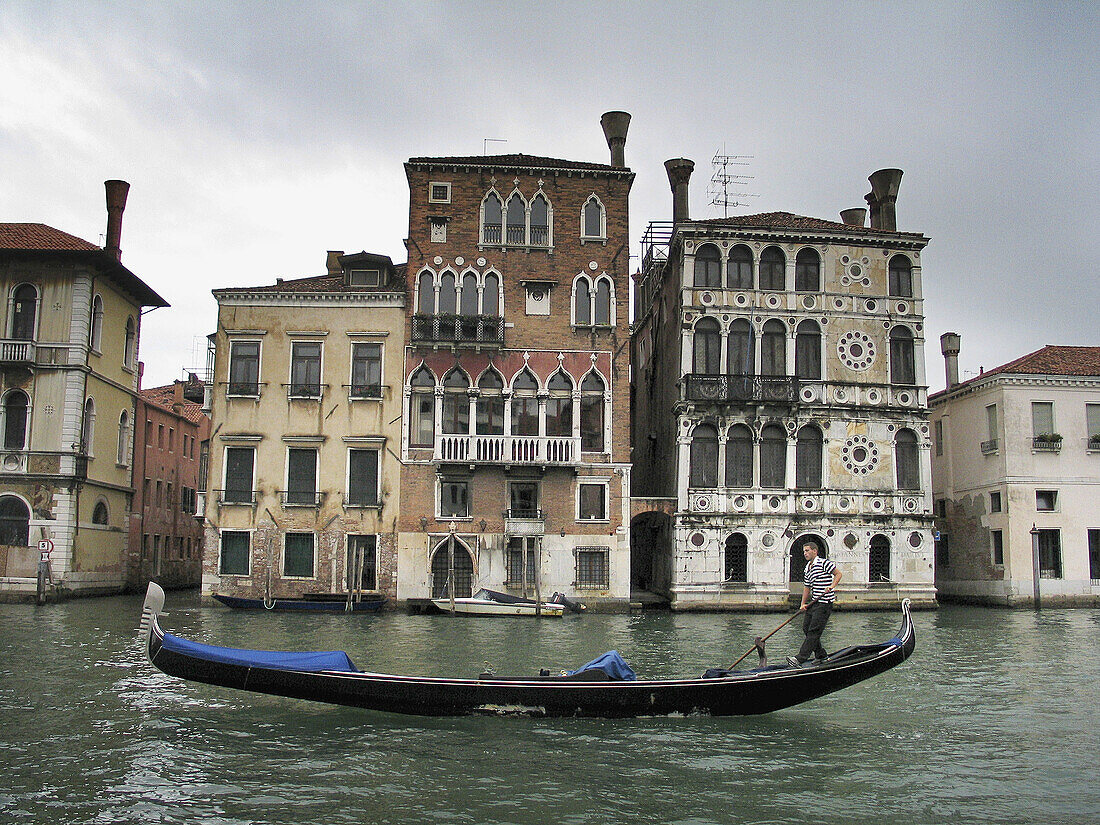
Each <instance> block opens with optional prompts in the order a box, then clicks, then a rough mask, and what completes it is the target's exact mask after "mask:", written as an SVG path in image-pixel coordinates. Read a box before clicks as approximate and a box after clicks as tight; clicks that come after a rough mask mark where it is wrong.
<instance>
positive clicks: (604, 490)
mask: <svg viewBox="0 0 1100 825" xmlns="http://www.w3.org/2000/svg"><path fill="white" fill-rule="evenodd" d="M585 487H587V488H599V490H600V509H601V510H602V511H603V513H602V516H600V515H595V516H588V517H586V516H585V514H584V511H583V510H582V498H583V496H582V492H583V490H582V488H585ZM575 496H576V511H575V512H576V521H577V522H578V523H581V524H607V523H610V521H611V479H609V478H589V477H585V478H584V479H583V480H582V479H578V480H577V488H576V493H575Z"/></svg>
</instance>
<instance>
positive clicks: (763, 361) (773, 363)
mask: <svg viewBox="0 0 1100 825" xmlns="http://www.w3.org/2000/svg"><path fill="white" fill-rule="evenodd" d="M760 374H761V375H771V376H778V375H786V374H787V329H786V327H784V326H783V322H782V321H777V320H776V319H774V318H773V319H772V320H770V321H768V322H767V323H765V324H764V331H763V335H762V336H761V339H760Z"/></svg>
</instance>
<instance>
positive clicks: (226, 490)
mask: <svg viewBox="0 0 1100 825" xmlns="http://www.w3.org/2000/svg"><path fill="white" fill-rule="evenodd" d="M245 452H247V453H250V454H251V456H252V467H251V469H252V473H251V478H250V479H249V489H248V498H247V499H243V498H230V497H229V494H230V492H233V493H237V492H241V493H243V492H244V488H240V490H238V489H237V488H236V487H234V488H232V490H231V489H230V487H229V469H230V468H229V464H230V461H229V455H230V453H234V454H236V453H240V454H242V455H243V454H244V453H245ZM221 500H222V503H223V504H246V505H253V504H255V503H256V448H255V447H254V446H251V445H241V444H227V445H226V446H225V447H224V448H223V450H222V495H221Z"/></svg>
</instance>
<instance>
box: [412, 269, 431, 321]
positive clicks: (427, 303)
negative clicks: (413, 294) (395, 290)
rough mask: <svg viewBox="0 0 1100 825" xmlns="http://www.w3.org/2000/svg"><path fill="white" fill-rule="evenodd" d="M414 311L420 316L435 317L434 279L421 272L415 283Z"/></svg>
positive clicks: (428, 274)
mask: <svg viewBox="0 0 1100 825" xmlns="http://www.w3.org/2000/svg"><path fill="white" fill-rule="evenodd" d="M417 293H418V294H417V299H416V309H417V311H418V312H419V313H420V314H421V315H435V277H434V276H433V275H432V273H431V272H427V271H425V272H421V273H420V278H419V280H418V281H417Z"/></svg>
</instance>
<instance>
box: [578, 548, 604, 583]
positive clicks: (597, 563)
mask: <svg viewBox="0 0 1100 825" xmlns="http://www.w3.org/2000/svg"><path fill="white" fill-rule="evenodd" d="M576 553H577V582H576V587H577V589H578V590H580V589H586V588H587V589H589V590H607V589H608V588H610V587H611V564H610V553H609V552H608V551H607V549H606V548H602V547H578V548H577V551H576Z"/></svg>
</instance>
